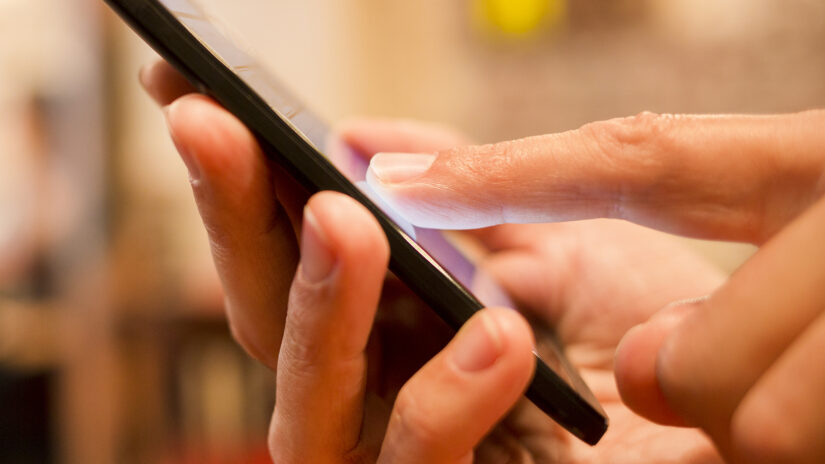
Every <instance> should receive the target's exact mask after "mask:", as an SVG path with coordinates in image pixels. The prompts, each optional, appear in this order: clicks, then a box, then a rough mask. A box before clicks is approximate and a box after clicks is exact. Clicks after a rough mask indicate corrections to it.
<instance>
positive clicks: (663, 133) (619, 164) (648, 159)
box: [579, 112, 675, 171]
mask: <svg viewBox="0 0 825 464" xmlns="http://www.w3.org/2000/svg"><path fill="white" fill-rule="evenodd" d="M674 119H675V117H673V116H670V115H658V114H655V113H650V112H643V113H639V114H637V115H635V116H629V117H625V118H618V119H611V120H607V121H598V122H593V123H589V124H586V125H584V126H582V127H581V128H580V129H579V132H581V133H582V134H583V135H584V137H585V138H586V139H587V140H590V141H591V142H592V143H593V144H594V146H595V152H596V154H597V155H598V156H599V157H600V158H601V160H600V161H602V162H606V163H608V165H609V166H612V167H616V168H621V169H631V170H634V171H637V170H638V169H639V168H640V167H641V168H647V169H650V168H656V167H658V164H659V163H660V162H661V160H662V159H663V157H661V156H655V155H656V153H658V152H662V151H669V150H671V149H672V147H673V144H672V143H671V137H670V134H671V130H670V129H671V128H672V126H673V120H674Z"/></svg>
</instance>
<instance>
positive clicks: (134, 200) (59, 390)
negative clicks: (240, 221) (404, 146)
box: [0, 0, 825, 463]
mask: <svg viewBox="0 0 825 464" xmlns="http://www.w3.org/2000/svg"><path fill="white" fill-rule="evenodd" d="M202 2H203V4H204V5H205V6H206V7H207V8H208V9H209V10H210V11H211V12H212V14H213V15H215V16H218V17H220V18H223V20H224V22H225V23H226V24H227V25H228V27H229V28H231V29H233V30H235V31H243V38H244V41H245V43H246V44H247V45H249V46H250V47H251V48H252V49H254V50H256V51H257V54H258V55H259V57H260V58H261V59H262V60H263V61H264V62H265V63H266V64H267V65H268V66H270V67H271V68H272V69H273V70H274V71H275V72H276V73H277V74H278V75H280V76H281V77H282V79H283V80H284V81H286V82H287V83H288V84H289V85H290V86H291V87H292V88H293V89H294V90H295V91H296V92H297V93H298V94H299V95H300V96H301V97H302V98H303V99H304V100H306V102H307V103H308V104H309V106H311V107H312V108H315V109H316V111H317V112H319V113H320V114H322V115H323V116H325V117H326V118H327V119H329V120H330V121H339V120H341V119H343V118H346V117H348V116H351V115H373V116H393V117H396V116H397V117H407V118H420V119H426V120H435V121H439V122H443V123H447V124H451V125H454V126H456V127H458V128H460V129H462V130H464V131H466V132H467V133H468V134H470V135H471V136H472V137H474V138H475V139H476V140H478V141H480V142H492V141H497V140H503V139H510V138H515V137H521V136H527V135H531V134H537V133H546V132H553V131H562V130H567V129H572V128H575V127H578V126H579V125H581V124H583V123H586V122H588V121H592V120H596V119H604V118H610V117H615V116H623V115H629V114H634V113H637V112H640V111H642V110H651V111H656V112H691V113H706V112H723V113H733V112H737V113H738V112H745V113H768V112H786V111H797V110H803V109H808V108H814V107H825V2H822V1H821V0H781V1H780V0H670V1H664V0H662V1H660V0H578V1H576V0H451V1H445V0H416V1H406V0H350V1H347V2H342V1H335V0H302V1H300V2H295V1H287V0H202ZM154 58H155V55H154V53H153V52H152V51H151V50H150V49H149V48H148V47H147V46H146V45H144V44H143V43H142V42H141V40H139V39H138V38H137V37H136V36H135V35H134V34H133V33H132V32H131V31H129V30H128V29H127V28H126V27H125V26H124V25H123V24H121V22H120V21H119V20H118V19H117V18H116V17H115V16H114V15H113V14H112V13H111V12H110V11H108V9H107V8H106V7H105V6H104V5H103V3H102V2H101V1H99V0H0V462H4V463H5V462H10V463H40V462H60V463H110V462H122V463H131V462H136V463H137V462H140V463H142V462H150V463H154V462H161V463H178V462H268V458H267V457H266V444H265V443H266V441H265V440H266V439H265V434H266V429H267V423H268V420H269V415H270V412H271V408H272V399H273V395H274V390H273V378H272V375H271V374H270V373H269V372H267V371H265V370H264V369H263V368H261V367H259V366H258V365H257V364H256V363H254V362H252V361H250V360H249V359H247V357H246V356H245V355H244V354H243V353H242V351H241V350H240V349H239V348H237V347H236V345H235V344H234V343H233V342H232V341H231V339H230V337H229V335H228V331H227V328H226V325H225V320H224V317H223V314H222V296H221V291H220V288H219V286H218V283H217V279H216V277H215V274H214V271H213V268H212V264H211V258H210V256H209V252H208V247H207V243H206V237H205V233H204V232H203V230H202V229H201V227H200V225H199V219H198V217H197V213H196V210H195V207H194V203H193V201H192V199H191V197H190V193H189V189H188V184H187V182H186V178H187V176H186V173H185V169H184V167H183V164H182V163H181V162H180V161H179V159H178V158H177V156H176V155H175V153H174V150H173V147H172V145H171V143H170V142H169V140H168V138H167V136H166V130H165V127H164V123H163V120H162V117H161V114H160V112H159V111H158V110H157V109H156V108H155V107H154V106H153V104H152V103H151V102H150V100H149V99H148V97H146V96H145V95H144V94H143V93H142V92H141V90H140V89H139V86H138V84H137V78H136V75H137V72H138V69H139V68H140V66H141V65H142V64H145V63H147V62H150V61H151V60H153V59H154ZM686 243H687V244H688V246H691V247H694V248H695V249H696V250H697V252H700V253H703V254H705V255H706V256H708V258H709V259H711V260H713V262H714V263H716V264H717V265H718V266H720V267H721V268H723V269H725V270H728V271H730V270H733V269H734V268H735V267H736V266H738V265H739V264H740V263H741V262H742V260H744V259H745V258H746V257H747V256H748V255H749V254H750V253H752V251H753V250H752V249H751V248H750V247H748V246H742V245H734V244H720V243H709V242H699V241H686Z"/></svg>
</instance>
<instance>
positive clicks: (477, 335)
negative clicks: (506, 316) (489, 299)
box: [453, 310, 504, 372]
mask: <svg viewBox="0 0 825 464" xmlns="http://www.w3.org/2000/svg"><path fill="white" fill-rule="evenodd" d="M456 341H457V344H456V347H455V350H454V351H453V362H454V363H455V365H456V366H457V367H458V368H459V369H461V370H463V371H466V372H477V371H480V370H482V369H486V368H488V367H490V366H492V365H493V364H494V363H495V362H496V359H498V358H499V356H501V354H502V352H503V351H504V343H503V340H502V335H501V329H500V328H499V325H498V321H497V320H496V318H495V317H494V316H492V315H491V314H490V313H489V312H488V311H487V310H482V312H481V313H479V315H478V316H477V317H475V318H473V319H471V320H470V322H469V324H467V325H466V326H464V328H462V329H461V330H460V331H459V332H458V335H457V340H456Z"/></svg>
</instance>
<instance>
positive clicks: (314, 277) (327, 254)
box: [301, 205, 335, 283]
mask: <svg viewBox="0 0 825 464" xmlns="http://www.w3.org/2000/svg"><path fill="white" fill-rule="evenodd" d="M334 267H335V256H334V255H333V254H332V251H330V247H329V242H328V241H327V240H326V237H325V236H324V231H322V230H321V227H320V226H319V225H318V220H317V219H316V218H315V215H314V214H313V213H312V209H310V207H309V205H307V206H306V207H305V208H304V226H303V230H302V231H301V275H302V276H303V278H304V280H306V281H307V282H310V283H314V282H320V281H322V280H324V279H325V278H327V276H329V275H330V273H332V269H333V268H334Z"/></svg>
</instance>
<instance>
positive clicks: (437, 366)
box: [142, 63, 534, 463]
mask: <svg viewBox="0 0 825 464" xmlns="http://www.w3.org/2000/svg"><path fill="white" fill-rule="evenodd" d="M142 81H143V82H144V85H145V86H146V87H147V90H148V91H149V93H150V94H151V95H152V96H153V97H154V98H155V99H156V100H157V101H158V102H159V103H160V104H161V105H164V106H165V105H170V106H165V107H166V114H167V120H168V123H169V128H170V132H171V134H172V137H173V140H174V141H175V143H176V145H177V147H178V150H179V151H180V154H181V156H182V158H183V160H184V162H185V163H186V165H187V166H188V168H189V171H190V178H191V179H190V180H191V184H192V189H193V192H194V194H195V198H196V201H197V204H198V208H199V211H200V213H201V216H202V218H203V221H204V224H205V226H206V229H207V232H208V234H209V239H210V242H211V247H212V252H213V255H214V260H215V263H216V266H217V268H218V272H219V275H220V277H221V280H222V284H223V287H224V292H225V295H226V307H227V312H228V316H229V322H230V326H231V329H232V332H233V334H234V336H235V338H236V339H237V340H238V341H239V342H240V343H241V345H243V347H244V348H245V349H246V350H247V351H248V352H249V353H250V354H251V355H252V356H254V357H255V358H257V359H259V360H260V361H261V362H263V363H264V364H266V365H267V366H268V367H270V368H271V369H272V370H273V371H275V372H276V375H277V378H276V382H277V388H276V406H275V411H274V413H273V418H272V425H271V429H270V448H271V452H272V454H273V457H274V458H275V461H276V462H278V463H290V462H296V463H298V462H300V463H304V462H310V463H326V462H373V461H375V460H378V461H380V462H391V463H407V462H408V463H421V462H427V463H430V462H432V463H442V462H443V463H457V462H469V461H471V460H472V458H473V454H474V451H473V449H474V447H475V446H476V445H477V444H478V443H479V442H480V441H481V439H482V438H483V437H484V436H486V435H487V434H488V432H489V431H490V429H492V428H493V426H494V425H495V424H496V423H497V422H499V421H500V419H501V418H502V417H503V416H504V414H505V413H506V412H507V411H508V410H509V409H510V408H511V407H512V406H513V404H514V403H515V402H516V401H517V400H518V399H519V398H520V397H521V395H522V393H523V391H524V389H525V388H526V385H527V382H528V381H529V379H530V377H531V375H532V369H533V367H534V359H533V355H532V351H531V350H532V348H533V339H532V333H531V331H530V328H529V326H528V325H527V323H526V321H525V320H524V318H522V317H521V316H520V315H519V314H518V313H517V312H515V311H512V310H509V309H486V310H483V311H480V312H479V313H478V314H476V315H475V316H474V317H472V318H471V319H470V320H469V321H468V322H467V323H466V324H465V326H464V328H463V329H462V330H461V331H460V332H459V333H458V334H457V335H456V336H455V338H454V339H453V340H452V341H451V342H450V343H449V344H448V345H447V346H446V347H445V348H443V350H441V351H440V352H437V350H439V349H441V348H442V347H443V345H444V342H445V341H448V340H449V331H448V330H447V329H446V326H445V325H444V324H443V323H441V322H440V321H438V320H437V319H436V318H435V316H434V315H433V314H432V313H431V312H430V311H429V310H427V309H425V308H420V307H419V306H420V303H418V302H417V300H415V299H413V298H412V297H411V295H409V294H408V293H403V292H398V291H392V289H390V291H389V292H386V293H389V297H390V298H391V299H393V300H394V301H392V302H390V303H391V304H390V305H389V306H390V308H389V309H390V310H394V311H395V312H396V313H397V314H395V315H393V314H384V315H382V316H380V318H379V319H380V320H379V322H378V325H377V326H376V327H375V330H373V331H371V328H372V325H373V318H374V316H375V312H376V307H377V305H378V300H379V294H380V292H381V288H382V284H383V282H384V278H385V274H386V265H387V260H388V254H389V251H388V245H387V241H386V238H385V237H384V236H383V233H382V232H381V229H380V227H379V226H378V223H377V221H376V220H375V219H374V218H373V217H372V215H371V214H369V213H368V212H367V210H366V209H365V208H363V207H362V206H361V205H360V204H358V203H357V202H355V201H354V200H352V199H350V198H348V197H345V196H343V195H340V194H335V193H330V192H324V193H320V194H318V195H315V196H313V197H312V198H311V199H309V201H308V202H307V195H306V193H304V192H303V191H302V190H301V189H300V188H299V187H298V186H297V185H295V184H294V183H293V182H292V181H291V180H290V179H289V177H288V176H285V175H284V174H283V173H282V172H281V171H280V169H279V168H277V167H276V165H275V164H273V163H270V162H269V161H268V160H266V158H264V156H263V154H262V153H261V151H260V149H259V147H258V146H257V144H256V142H255V139H254V137H253V136H252V134H250V132H249V131H248V130H247V129H246V128H245V127H244V126H243V125H242V124H241V123H240V122H239V121H238V120H237V119H235V118H234V117H233V116H232V115H230V114H229V113H228V112H226V111H225V110H224V109H222V108H221V107H220V106H218V105H217V104H216V103H214V102H213V101H211V100H210V99H208V98H207V97H204V96H200V95H192V94H189V95H185V96H182V95H184V94H188V93H189V92H190V91H191V88H189V87H188V85H187V84H186V82H185V81H184V80H183V79H182V78H181V76H179V75H178V74H177V73H175V72H174V71H173V70H172V69H171V68H170V67H168V66H167V65H165V64H163V63H159V64H157V65H155V66H152V67H150V68H148V69H146V70H145V71H144V72H143V73H142ZM173 101H174V103H172V102H173ZM430 135H431V137H430V139H431V140H429V141H428V140H418V139H417V138H409V137H408V139H409V140H406V141H405V140H404V139H403V138H398V137H393V138H391V139H390V140H389V142H391V143H387V144H385V145H383V146H384V147H386V148H390V149H393V148H394V149H435V148H439V147H443V146H445V145H439V146H436V145H434V143H443V142H444V138H443V137H441V134H430ZM439 137H441V138H440V140H441V142H438V140H437V139H438V138H439ZM450 143H452V140H451V141H450ZM305 203H306V206H304V204H305ZM302 210H303V211H302ZM299 237H300V238H299ZM299 246H300V251H299ZM389 285H390V286H391V287H398V286H399V283H398V282H397V281H395V282H390V284H389ZM420 309H423V310H420ZM371 332H372V337H370V335H371ZM413 337H414V338H413ZM430 358H432V359H430ZM424 361H426V364H425V363H424ZM422 364H424V365H423V367H422Z"/></svg>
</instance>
